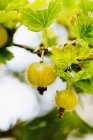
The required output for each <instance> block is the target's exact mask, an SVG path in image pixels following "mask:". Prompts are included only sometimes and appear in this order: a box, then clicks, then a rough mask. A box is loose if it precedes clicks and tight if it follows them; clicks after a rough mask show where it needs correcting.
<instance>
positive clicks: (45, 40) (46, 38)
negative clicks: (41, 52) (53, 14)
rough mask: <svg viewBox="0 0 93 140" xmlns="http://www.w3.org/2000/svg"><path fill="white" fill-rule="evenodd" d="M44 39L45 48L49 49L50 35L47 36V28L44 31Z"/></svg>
mask: <svg viewBox="0 0 93 140" xmlns="http://www.w3.org/2000/svg"><path fill="white" fill-rule="evenodd" d="M43 37H44V45H45V48H46V49H47V48H48V35H47V30H46V29H45V28H44V29H43Z"/></svg>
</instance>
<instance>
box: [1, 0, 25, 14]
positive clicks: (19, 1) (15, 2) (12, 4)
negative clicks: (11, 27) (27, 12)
mask: <svg viewBox="0 0 93 140" xmlns="http://www.w3.org/2000/svg"><path fill="white" fill-rule="evenodd" d="M27 3H28V0H0V10H8V11H11V10H18V9H19V8H20V7H22V6H24V5H25V4H27Z"/></svg>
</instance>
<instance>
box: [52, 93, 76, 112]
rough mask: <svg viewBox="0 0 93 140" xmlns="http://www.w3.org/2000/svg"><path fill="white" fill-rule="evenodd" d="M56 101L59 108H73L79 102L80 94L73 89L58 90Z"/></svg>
mask: <svg viewBox="0 0 93 140" xmlns="http://www.w3.org/2000/svg"><path fill="white" fill-rule="evenodd" d="M55 102H56V104H57V106H58V108H63V109H65V110H72V109H74V107H75V106H76V105H77V104H78V96H77V94H76V93H75V92H74V91H71V90H62V91H57V93H56V96H55Z"/></svg>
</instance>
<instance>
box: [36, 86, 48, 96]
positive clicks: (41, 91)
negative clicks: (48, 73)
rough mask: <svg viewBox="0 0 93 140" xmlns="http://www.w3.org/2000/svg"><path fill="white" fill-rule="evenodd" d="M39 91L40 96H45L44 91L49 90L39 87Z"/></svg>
mask: <svg viewBox="0 0 93 140" xmlns="http://www.w3.org/2000/svg"><path fill="white" fill-rule="evenodd" d="M37 90H38V91H39V94H40V95H43V93H44V91H46V90H47V87H38V88H37Z"/></svg>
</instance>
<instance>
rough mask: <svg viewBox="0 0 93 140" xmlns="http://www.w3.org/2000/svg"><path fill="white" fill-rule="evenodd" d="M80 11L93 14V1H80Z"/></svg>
mask: <svg viewBox="0 0 93 140" xmlns="http://www.w3.org/2000/svg"><path fill="white" fill-rule="evenodd" d="M79 7H80V9H82V11H83V13H84V14H88V12H93V1H92V0H80V4H79Z"/></svg>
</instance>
